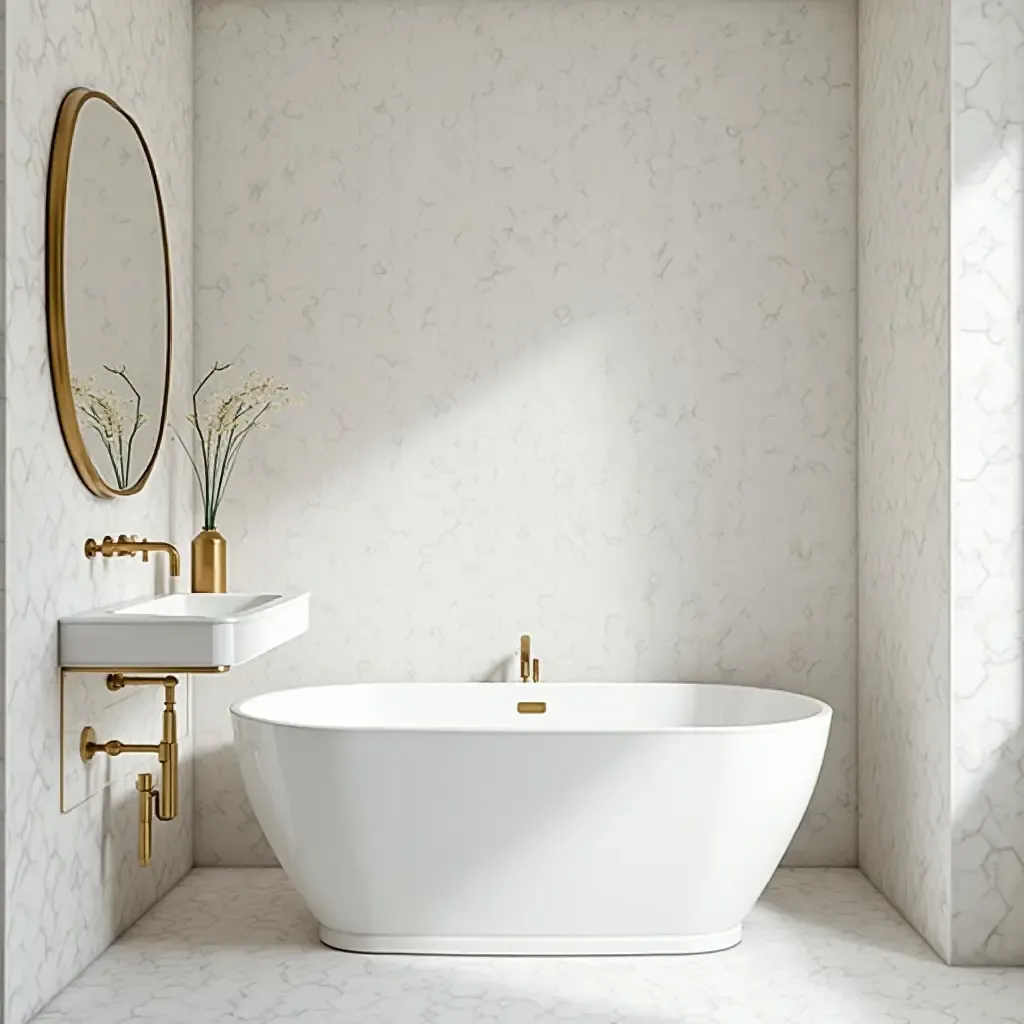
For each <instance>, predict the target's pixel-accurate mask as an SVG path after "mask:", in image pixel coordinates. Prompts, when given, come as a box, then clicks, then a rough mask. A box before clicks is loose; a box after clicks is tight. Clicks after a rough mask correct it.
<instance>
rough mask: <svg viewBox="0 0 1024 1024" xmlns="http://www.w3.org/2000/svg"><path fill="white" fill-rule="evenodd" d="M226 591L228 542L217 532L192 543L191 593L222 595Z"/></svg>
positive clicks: (203, 535)
mask: <svg viewBox="0 0 1024 1024" xmlns="http://www.w3.org/2000/svg"><path fill="white" fill-rule="evenodd" d="M227 589H228V542H227V541H226V540H225V539H224V537H223V536H221V534H220V533H219V532H218V531H217V530H203V531H202V532H201V533H199V534H197V535H196V538H195V540H193V541H192V593H193V594H224V593H226V592H227Z"/></svg>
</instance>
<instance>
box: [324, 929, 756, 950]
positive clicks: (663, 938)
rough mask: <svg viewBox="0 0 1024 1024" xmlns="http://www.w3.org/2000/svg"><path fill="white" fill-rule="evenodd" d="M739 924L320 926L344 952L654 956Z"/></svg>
mask: <svg viewBox="0 0 1024 1024" xmlns="http://www.w3.org/2000/svg"><path fill="white" fill-rule="evenodd" d="M742 934H743V926H742V925H736V927H735V928H729V929H727V930H726V931H724V932H711V933H709V934H707V935H635V936H634V935H629V936H610V937H608V936H601V935H595V936H589V935H568V936H556V935H552V936H548V935H543V936H537V937H531V936H518V935H517V936H509V935H473V936H468V937H462V936H458V935H354V934H352V933H351V932H337V931H333V930H332V929H330V928H324V927H321V928H320V941H321V942H322V943H323V944H324V945H325V946H330V947H331V948H332V949H339V950H342V951H344V952H347V953H407V954H412V955H421V956H657V955H662V956H665V955H670V954H678V953H714V952H717V951H718V950H722V949H729V948H730V947H731V946H735V945H737V944H738V943H739V941H740V938H741V937H742Z"/></svg>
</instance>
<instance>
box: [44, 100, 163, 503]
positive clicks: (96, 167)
mask: <svg viewBox="0 0 1024 1024" xmlns="http://www.w3.org/2000/svg"><path fill="white" fill-rule="evenodd" d="M46 250H47V251H46V303H47V320H48V327H49V334H50V369H51V372H52V375H53V390H54V396H55V398H56V402H57V414H58V416H59V417H60V426H61V431H62V432H63V434H64V441H65V443H66V445H67V449H68V452H69V453H70V455H71V459H72V461H73V462H74V464H75V469H76V470H77V471H78V475H79V476H80V477H81V479H82V482H83V483H84V484H85V486H86V487H88V488H89V490H90V491H92V492H93V494H96V495H99V496H101V497H107V498H109V497H114V496H115V495H124V494H135V493H136V492H137V491H140V490H142V488H143V486H144V485H145V483H146V480H147V478H148V477H149V474H150V473H151V472H152V470H153V464H154V462H155V461H156V456H157V452H158V451H159V448H160V441H161V438H162V436H163V431H164V423H165V420H166V418H167V396H168V391H169V389H170V374H171V270H170V259H169V256H168V251H167V227H166V224H165V221H164V210H163V202H162V200H161V198H160V186H159V184H158V182H157V177H156V170H155V168H154V167H153V160H152V157H151V156H150V153H149V149H148V147H147V146H146V142H145V139H143V137H142V133H141V131H140V130H139V126H138V125H137V124H136V123H135V121H134V120H133V119H132V118H131V117H130V116H129V115H128V114H126V113H125V112H124V111H123V110H122V109H121V108H120V107H119V106H118V105H117V104H116V103H115V102H114V101H113V100H112V99H111V98H110V97H109V96H106V95H104V94H103V93H100V92H94V91H92V90H90V89H74V90H72V91H71V92H69V93H68V94H67V96H65V97H64V101H63V103H62V104H61V107H60V112H59V113H58V115H57V127H56V130H55V132H54V137H53V147H52V150H51V153H50V178H49V189H48V195H47V224H46Z"/></svg>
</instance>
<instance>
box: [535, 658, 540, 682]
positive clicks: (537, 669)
mask: <svg viewBox="0 0 1024 1024" xmlns="http://www.w3.org/2000/svg"><path fill="white" fill-rule="evenodd" d="M533 681H534V682H535V683H539V682H540V658H534V659H533Z"/></svg>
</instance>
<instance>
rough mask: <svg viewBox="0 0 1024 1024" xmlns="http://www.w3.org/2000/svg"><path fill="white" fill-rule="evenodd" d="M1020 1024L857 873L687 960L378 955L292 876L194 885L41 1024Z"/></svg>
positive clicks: (771, 909)
mask: <svg viewBox="0 0 1024 1024" xmlns="http://www.w3.org/2000/svg"><path fill="white" fill-rule="evenodd" d="M96 1020H102V1021H103V1022H104V1024H122V1022H132V1024H137V1022H138V1021H143V1020H144V1021H146V1022H147V1024H222V1022H223V1024H227V1022H229V1021H230V1022H243V1021H244V1022H249V1024H286V1022H287V1024H472V1022H477V1021H485V1022H487V1024H556V1022H558V1024H567V1022H580V1024H584V1022H585V1024H755V1022H756V1024H995V1022H999V1024H1021V1022H1024V970H1010V969H1002V970H997V969H986V970H975V969H965V968H951V967H946V966H945V965H944V964H942V963H941V962H940V961H939V960H938V959H937V958H936V957H935V955H934V954H933V953H931V952H930V950H929V949H928V948H927V946H926V945H925V944H924V942H922V941H921V939H919V938H918V937H917V935H916V934H915V933H914V932H913V931H912V930H911V929H910V928H909V926H908V925H907V924H906V923H905V922H904V921H903V920H902V919H901V918H900V917H899V915H898V914H896V912H895V911H894V910H893V909H892V908H891V907H890V906H889V904H888V903H886V901H885V900H884V899H882V897H881V896H879V894H878V893H877V892H876V891H875V890H874V889H873V888H872V887H871V886H870V885H869V884H868V883H867V882H866V881H865V880H864V878H863V876H862V875H861V874H860V873H859V872H857V871H842V870H783V871H781V872H780V873H779V874H778V875H777V876H776V878H775V880H774V881H773V882H772V884H771V886H770V888H769V890H768V892H767V893H766V894H765V896H764V898H763V899H762V900H761V902H760V903H759V904H758V906H757V908H756V909H755V910H754V912H753V913H752V914H751V916H750V918H749V920H748V922H747V928H746V933H745V937H744V940H743V942H742V943H741V944H740V945H739V946H737V947H736V948H735V949H731V950H728V951H727V952H724V953H715V954H710V955H706V956H692V957H629V958H625V957H623V958H606V959H582V958H579V959H556V958H530V959H514V958H509V959H499V958H495V959H483V958H462V957H459V958H454V957H404V956H378V957H369V956H361V955H353V954H347V953H338V952H335V951H333V950H330V949H327V948H325V947H323V946H321V945H319V943H318V942H317V939H316V930H315V927H314V924H313V921H312V919H311V918H310V917H309V915H308V914H307V912H306V911H305V909H304V907H303V906H302V903H301V902H300V900H299V899H298V897H297V896H296V895H295V893H294V892H293V891H292V889H291V887H290V886H289V885H288V883H287V881H286V880H285V878H284V876H283V875H282V873H281V872H280V871H276V870H271V869H268V868H245V869H232V868H211V869H203V870H199V871H195V872H193V873H192V874H191V875H189V877H188V878H186V879H185V881H184V882H183V883H182V884H181V885H180V886H178V887H177V888H176V889H175V890H174V891H173V892H171V894H170V895H169V896H167V898H166V899H164V900H163V901H162V902H161V903H160V904H158V905H157V906H156V907H155V908H154V909H153V910H152V911H151V912H150V913H149V914H147V915H146V916H145V917H144V918H143V919H142V920H141V921H140V922H139V923H138V924H137V925H136V926H135V927H134V928H132V929H131V930H130V931H129V932H127V933H126V934H125V935H124V936H123V937H122V938H121V939H120V940H119V941H118V942H117V943H116V944H115V945H114V946H112V947H111V948H110V949H109V950H108V951H107V952H106V953H105V954H104V955H103V956H102V957H100V959H99V960H97V961H96V963H94V964H93V965H92V966H91V967H90V968H88V970H86V971H85V972H84V973H83V974H82V975H81V977H80V978H78V980H77V981H75V982H74V984H72V985H71V986H70V987H69V988H68V989H66V990H65V991H64V992H63V993H62V994H61V995H60V996H58V997H57V998H56V999H55V1000H54V1001H53V1002H52V1003H51V1004H50V1006H49V1007H47V1009H46V1010H45V1011H44V1012H43V1013H42V1014H40V1015H39V1016H38V1017H37V1018H36V1021H37V1022H38V1024H43V1022H45V1024H85V1022H87V1021H89V1022H92V1021H96Z"/></svg>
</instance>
